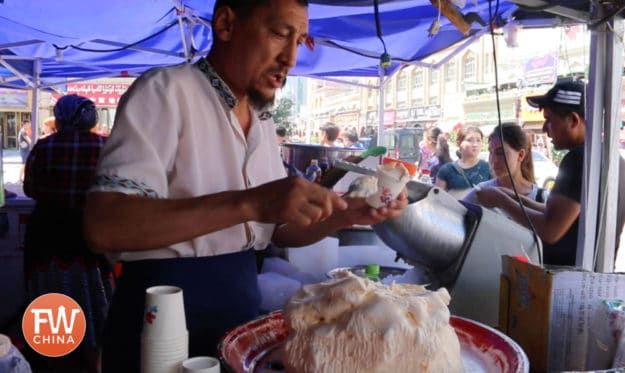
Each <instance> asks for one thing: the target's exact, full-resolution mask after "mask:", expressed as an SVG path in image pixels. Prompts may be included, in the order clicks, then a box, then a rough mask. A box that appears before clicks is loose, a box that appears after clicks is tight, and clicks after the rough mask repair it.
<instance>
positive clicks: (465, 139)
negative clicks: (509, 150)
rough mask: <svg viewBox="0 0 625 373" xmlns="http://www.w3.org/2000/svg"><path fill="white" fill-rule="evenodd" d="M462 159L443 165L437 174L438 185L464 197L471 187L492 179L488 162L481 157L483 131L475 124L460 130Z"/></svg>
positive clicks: (459, 140)
mask: <svg viewBox="0 0 625 373" xmlns="http://www.w3.org/2000/svg"><path fill="white" fill-rule="evenodd" d="M457 141H458V147H459V150H460V159H459V160H457V161H455V162H449V163H447V164H445V165H443V166H442V167H441V168H440V170H439V171H438V174H437V175H436V185H437V186H439V187H440V188H442V189H445V190H446V191H453V194H454V195H455V196H456V197H458V198H463V197H464V196H465V195H466V193H467V192H468V191H469V189H470V188H472V187H474V186H475V185H477V184H479V183H481V182H482V181H486V180H488V179H492V177H493V174H492V172H491V170H490V166H489V165H488V162H486V161H484V160H482V159H480V158H479V155H480V151H481V150H482V145H483V142H484V135H483V134H482V131H481V130H480V129H479V128H477V127H474V126H469V127H464V128H462V129H461V130H460V131H459V132H458V140H457Z"/></svg>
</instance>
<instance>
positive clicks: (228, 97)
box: [195, 58, 272, 121]
mask: <svg viewBox="0 0 625 373" xmlns="http://www.w3.org/2000/svg"><path fill="white" fill-rule="evenodd" d="M195 65H196V66H197V67H198V68H199V69H200V70H201V71H202V72H203V73H204V75H205V76H206V78H208V81H209V82H210V84H211V85H212V86H213V87H214V88H215V89H216V90H217V92H218V93H219V95H220V96H221V97H222V98H223V99H224V101H225V102H226V105H228V107H229V108H230V109H233V108H234V106H235V105H236V104H237V98H236V97H235V96H234V94H233V93H232V91H231V90H230V88H229V87H228V85H227V84H226V82H224V81H223V80H222V79H221V77H220V76H219V75H218V74H217V72H216V71H215V70H214V69H213V67H212V66H211V65H210V63H209V62H208V59H206V58H200V59H199V61H197V62H196V63H195ZM254 112H256V115H257V116H258V119H260V120H261V121H265V120H268V119H270V118H271V116H272V115H271V113H270V112H269V111H268V110H263V111H260V112H259V111H257V110H254Z"/></svg>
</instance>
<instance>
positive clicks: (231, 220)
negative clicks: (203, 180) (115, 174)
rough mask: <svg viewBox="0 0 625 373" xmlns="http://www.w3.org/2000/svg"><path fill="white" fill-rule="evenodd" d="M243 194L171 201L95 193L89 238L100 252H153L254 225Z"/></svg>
mask: <svg viewBox="0 0 625 373" xmlns="http://www.w3.org/2000/svg"><path fill="white" fill-rule="evenodd" d="M237 193H238V192H224V193H218V194H213V195H208V196H202V197H196V198H185V199H167V200H165V199H149V198H145V197H140V196H132V195H125V194H122V193H108V192H107V193H103V192H95V193H91V194H90V195H89V197H88V202H87V206H86V210H85V221H84V223H85V224H84V230H85V236H86V239H87V241H88V242H89V244H90V246H91V248H92V250H94V251H96V252H117V251H141V250H152V249H158V248H162V247H166V246H168V245H172V244H175V243H178V242H183V241H188V240H190V239H192V238H195V237H198V236H201V235H204V234H207V233H211V232H215V231H218V230H221V229H224V228H227V227H230V226H233V225H236V224H239V223H242V222H244V221H247V220H249V218H248V217H246V216H245V214H246V213H247V212H246V211H245V208H242V206H240V200H241V199H240V198H237Z"/></svg>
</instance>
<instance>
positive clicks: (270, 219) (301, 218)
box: [243, 177, 348, 226]
mask: <svg viewBox="0 0 625 373" xmlns="http://www.w3.org/2000/svg"><path fill="white" fill-rule="evenodd" d="M347 206H348V205H347V202H346V201H344V200H343V199H341V198H340V197H339V196H338V195H336V193H334V192H333V191H331V190H329V189H326V188H324V187H322V186H320V185H318V184H315V183H311V182H310V181H308V180H306V179H304V178H301V177H288V178H284V179H280V180H276V181H272V182H270V183H267V184H263V185H260V186H258V187H256V188H252V189H250V190H248V191H247V192H246V193H245V201H244V203H243V208H244V209H247V208H249V209H250V211H249V216H250V217H251V219H250V220H254V221H258V222H263V223H275V224H287V223H288V224H295V225H304V226H306V225H310V224H314V223H317V222H320V221H323V220H325V219H327V218H328V217H329V216H330V215H332V214H333V213H334V212H335V211H336V210H339V211H340V210H345V209H346V208H347Z"/></svg>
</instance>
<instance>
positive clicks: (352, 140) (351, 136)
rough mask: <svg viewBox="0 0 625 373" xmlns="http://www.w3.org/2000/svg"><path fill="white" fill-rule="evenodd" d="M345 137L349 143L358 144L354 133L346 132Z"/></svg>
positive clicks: (356, 135)
mask: <svg viewBox="0 0 625 373" xmlns="http://www.w3.org/2000/svg"><path fill="white" fill-rule="evenodd" d="M346 137H347V139H348V140H349V141H351V142H358V134H357V133H356V131H349V132H347V135H346Z"/></svg>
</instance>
